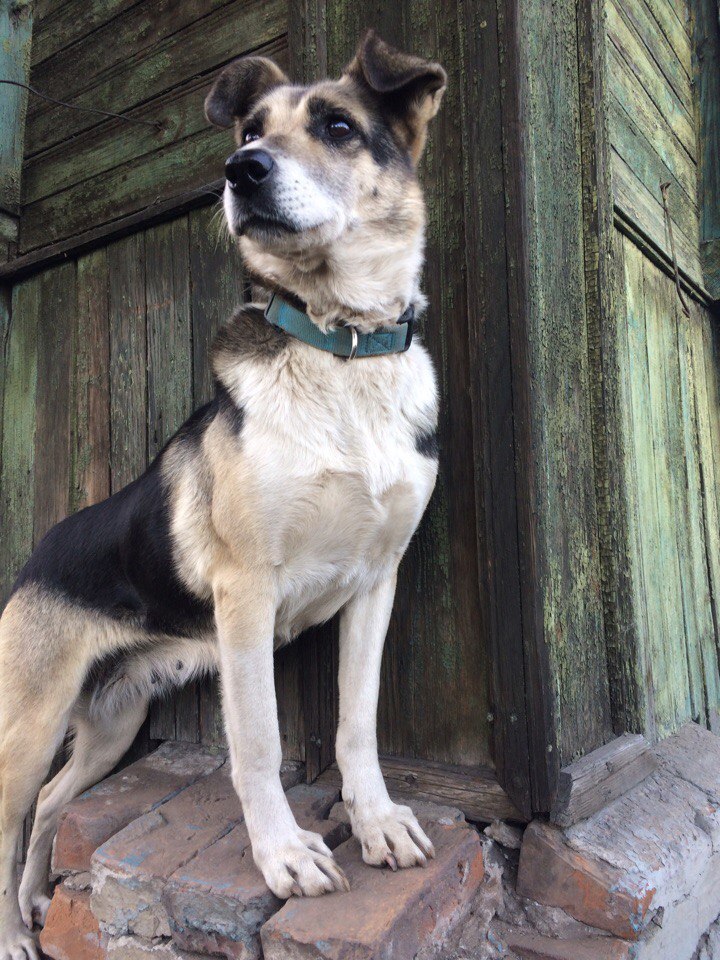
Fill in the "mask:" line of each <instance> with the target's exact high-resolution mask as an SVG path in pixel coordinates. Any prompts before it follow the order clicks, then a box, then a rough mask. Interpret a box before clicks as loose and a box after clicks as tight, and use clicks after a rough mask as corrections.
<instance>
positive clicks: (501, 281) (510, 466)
mask: <svg viewBox="0 0 720 960" xmlns="http://www.w3.org/2000/svg"><path fill="white" fill-rule="evenodd" d="M458 12H459V24H460V43H461V46H460V55H461V70H460V76H461V84H462V86H461V98H462V123H463V129H464V143H465V145H466V149H465V150H464V151H463V161H464V171H463V173H464V190H465V196H466V201H465V204H464V211H465V222H464V227H465V235H466V242H465V251H466V253H465V259H466V270H467V284H468V313H469V318H470V319H469V323H468V338H469V347H470V361H471V367H472V369H473V370H474V371H475V374H474V376H472V377H471V380H470V396H471V401H472V414H473V433H474V436H475V437H476V440H475V444H474V448H473V455H474V462H475V490H476V523H477V543H478V557H479V570H480V571H481V582H482V583H483V589H484V590H486V591H487V595H488V596H489V597H490V598H491V600H490V603H489V605H488V607H489V609H488V630H487V634H488V641H489V642H488V656H489V660H490V664H491V672H492V690H491V701H490V713H491V714H492V724H491V727H490V730H491V737H492V754H493V760H494V762H495V767H496V773H497V778H498V780H499V782H500V783H501V784H502V786H503V787H504V789H505V790H506V791H507V792H508V794H509V795H510V796H511V797H512V799H513V801H514V802H515V804H516V806H517V807H518V808H519V809H520V810H521V811H523V813H525V814H529V813H530V809H531V795H530V758H529V744H528V730H527V723H528V721H527V713H526V707H525V690H524V687H525V663H524V656H523V627H522V610H521V590H522V585H521V574H520V558H519V552H518V551H519V544H518V529H517V524H518V518H517V502H516V498H517V493H518V491H517V489H516V485H515V484H516V478H515V436H514V423H513V405H514V403H513V386H512V373H513V371H512V357H511V350H510V325H509V318H508V311H509V306H508V290H507V281H508V278H507V261H506V257H507V254H506V245H505V232H506V224H505V191H504V186H505V184H504V175H503V168H502V164H501V162H500V157H499V156H498V143H500V142H501V141H502V103H501V83H500V62H499V50H498V26H497V11H496V8H495V5H494V4H491V3H486V4H483V5H482V11H481V16H482V20H483V22H484V24H485V25H484V27H483V28H482V29H477V16H478V11H477V9H476V8H475V6H474V5H473V4H468V3H464V2H462V3H459V4H458ZM478 169H481V170H483V176H482V177H477V174H476V172H477V170H478Z"/></svg>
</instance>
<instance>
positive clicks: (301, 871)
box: [215, 573, 348, 899]
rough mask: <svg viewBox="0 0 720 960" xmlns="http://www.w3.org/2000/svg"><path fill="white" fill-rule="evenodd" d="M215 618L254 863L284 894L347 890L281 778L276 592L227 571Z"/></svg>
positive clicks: (225, 704) (251, 578) (235, 769)
mask: <svg viewBox="0 0 720 960" xmlns="http://www.w3.org/2000/svg"><path fill="white" fill-rule="evenodd" d="M268 579H269V578H268ZM215 617H216V621H217V627H218V642H219V646H220V672H221V678H222V688H223V711H224V717H225V727H226V731H227V736H228V742H229V744H230V757H231V762H232V777H233V784H234V786H235V789H236V790H237V792H238V796H239V797H240V801H241V802H242V807H243V813H244V816H245V823H246V825H247V828H248V833H249V835H250V840H251V843H252V851H253V858H254V860H255V863H256V864H257V866H258V868H259V869H260V870H261V871H262V874H263V876H264V877H265V881H266V883H267V885H268V886H269V887H270V889H271V890H272V891H273V893H274V894H275V895H276V896H278V897H281V898H283V899H285V898H287V897H289V896H290V895H291V894H296V895H298V896H300V895H302V896H317V895H318V894H321V893H325V892H329V891H332V890H346V889H348V884H347V880H346V879H345V876H344V875H343V873H342V871H341V870H340V869H339V868H338V867H337V865H336V864H335V861H334V860H333V856H332V853H331V851H330V850H329V849H328V848H327V847H326V845H325V843H324V842H323V840H322V838H321V837H320V836H319V835H318V834H316V833H311V832H310V831H308V830H301V829H300V827H299V826H298V825H297V823H296V822H295V818H294V816H293V814H292V811H291V810H290V806H289V804H288V802H287V798H286V797H285V794H284V792H283V789H282V784H281V782H280V764H281V762H282V751H281V746H280V730H279V727H278V718H277V703H276V699H275V684H274V680H273V633H274V624H275V598H274V596H273V591H272V589H271V588H270V587H269V585H264V584H262V583H259V582H258V577H257V575H256V574H254V575H252V576H251V575H247V576H244V575H241V574H235V573H234V574H232V575H230V576H223V577H221V578H219V581H218V582H217V583H216V585H215Z"/></svg>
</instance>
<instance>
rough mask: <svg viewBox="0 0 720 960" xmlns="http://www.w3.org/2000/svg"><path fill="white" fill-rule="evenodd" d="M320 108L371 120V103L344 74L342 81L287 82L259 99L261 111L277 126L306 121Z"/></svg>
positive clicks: (265, 117)
mask: <svg viewBox="0 0 720 960" xmlns="http://www.w3.org/2000/svg"><path fill="white" fill-rule="evenodd" d="M318 107H320V108H321V109H323V110H326V111H327V112H333V111H337V112H338V113H343V114H344V113H348V114H350V115H351V116H352V117H353V119H354V120H356V121H357V122H360V123H362V122H363V121H365V120H366V119H367V113H368V110H367V105H366V104H365V103H363V101H362V99H361V98H360V96H359V94H358V91H357V88H356V87H355V85H354V84H353V83H352V81H349V80H348V78H346V77H343V78H341V79H340V80H321V81H319V82H318V83H314V84H311V85H310V86H296V85H292V84H286V85H283V86H280V87H275V88H274V89H273V90H270V91H269V92H268V93H266V94H265V96H264V97H263V98H262V99H261V100H260V101H259V103H258V107H257V112H261V113H262V115H263V118H264V119H265V120H266V122H267V123H268V124H271V125H272V126H273V127H275V126H277V125H278V124H280V125H285V124H295V123H298V122H299V123H305V122H306V120H307V118H308V116H309V115H310V113H311V112H312V111H313V110H314V109H317V108H318Z"/></svg>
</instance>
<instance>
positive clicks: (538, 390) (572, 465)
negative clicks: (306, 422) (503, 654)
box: [517, 0, 610, 763]
mask: <svg viewBox="0 0 720 960" xmlns="http://www.w3.org/2000/svg"><path fill="white" fill-rule="evenodd" d="M520 11H521V20H520V34H519V43H520V62H519V64H518V67H517V69H518V71H519V73H520V76H521V77H523V78H526V80H525V82H524V84H523V86H522V87H521V114H520V124H521V127H522V131H523V132H522V134H521V136H522V146H523V155H524V159H525V168H524V176H525V191H526V192H525V196H524V207H523V213H524V215H525V222H526V234H525V235H526V244H527V247H526V256H527V260H528V266H527V294H526V299H525V304H524V307H525V311H526V326H525V330H524V332H523V333H522V335H523V336H524V337H525V338H526V350H527V353H526V357H527V363H528V367H527V376H528V377H529V378H530V381H531V383H532V391H531V394H530V398H529V399H530V408H529V441H530V444H531V453H532V456H533V458H534V460H535V464H534V471H533V476H532V489H531V503H532V509H533V511H534V518H533V524H534V528H535V529H534V539H535V558H536V563H537V582H536V590H537V591H539V594H540V605H541V607H540V609H541V617H540V620H539V624H541V630H542V637H543V642H544V644H545V645H546V647H547V650H548V652H549V657H550V663H551V671H552V676H553V685H554V687H555V691H556V697H557V713H556V724H557V729H558V749H559V760H560V763H566V762H568V761H569V760H571V759H572V757H573V755H575V754H576V753H577V752H579V751H582V750H585V751H587V750H589V749H594V747H595V746H597V745H598V744H601V743H603V742H605V741H606V740H607V736H608V734H609V730H610V702H609V692H608V680H607V650H606V647H605V637H604V628H603V611H602V596H601V579H602V578H601V570H600V556H599V543H598V537H597V502H596V494H595V476H594V467H593V448H592V421H591V416H590V409H589V404H588V396H589V377H590V373H591V372H590V368H589V354H588V341H587V327H586V325H585V323H580V324H579V323H578V318H579V317H582V318H583V319H584V317H585V309H586V303H585V276H584V256H583V247H582V235H583V207H582V155H581V145H580V142H579V137H578V130H579V102H578V84H579V78H578V51H577V21H576V5H575V4H574V3H570V2H568V3H567V4H561V5H560V6H556V8H555V11H554V16H553V17H552V18H548V17H547V11H546V9H545V7H544V5H543V4H542V3H540V2H536V0H523V2H521V4H520ZM549 156H552V157H553V162H552V164H548V163H547V161H546V158H547V157H549ZM558 263H562V264H563V269H562V271H558V269H557V265H558ZM568 503H572V505H573V507H572V510H571V511H568V509H567V505H568ZM580 638H582V642H579V641H580Z"/></svg>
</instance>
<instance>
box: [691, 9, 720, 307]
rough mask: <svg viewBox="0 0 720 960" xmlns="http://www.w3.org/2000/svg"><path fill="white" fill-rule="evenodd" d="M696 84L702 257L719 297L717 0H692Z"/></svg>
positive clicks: (719, 55) (719, 61) (719, 66)
mask: <svg viewBox="0 0 720 960" xmlns="http://www.w3.org/2000/svg"><path fill="white" fill-rule="evenodd" d="M692 10H693V20H694V27H695V29H694V40H695V57H694V62H693V68H694V69H693V76H694V78H695V83H696V87H697V94H698V96H697V101H698V124H699V129H698V141H699V162H698V165H699V175H698V179H699V192H700V198H699V201H700V259H701V262H702V270H703V277H704V281H705V287H706V289H707V291H708V293H709V295H710V297H711V299H713V300H720V16H719V14H718V7H717V0H693V3H692Z"/></svg>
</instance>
